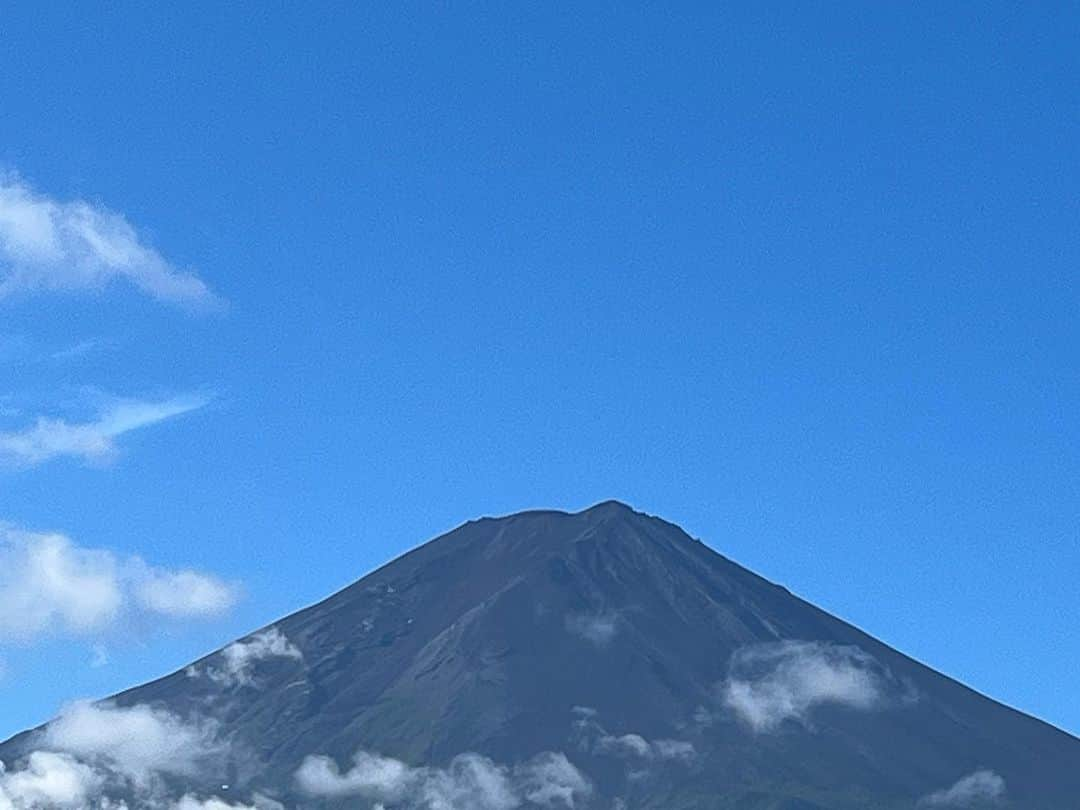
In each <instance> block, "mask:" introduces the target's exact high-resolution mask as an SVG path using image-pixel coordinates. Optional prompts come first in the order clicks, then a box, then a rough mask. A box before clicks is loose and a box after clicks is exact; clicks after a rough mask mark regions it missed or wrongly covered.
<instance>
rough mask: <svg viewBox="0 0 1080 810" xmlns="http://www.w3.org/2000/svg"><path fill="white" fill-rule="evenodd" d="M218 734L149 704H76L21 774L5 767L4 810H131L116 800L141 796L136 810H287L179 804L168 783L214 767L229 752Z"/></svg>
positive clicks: (0, 808) (193, 800) (212, 802)
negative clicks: (62, 809)
mask: <svg viewBox="0 0 1080 810" xmlns="http://www.w3.org/2000/svg"><path fill="white" fill-rule="evenodd" d="M215 732H216V727H215V726H214V725H213V724H211V723H206V722H202V721H199V720H184V719H182V718H180V717H179V716H177V715H176V714H173V713H171V712H169V711H166V710H164V709H160V708H153V707H150V706H147V705H143V704H140V705H135V706H130V707H120V706H116V705H113V704H110V703H97V704H92V703H77V704H74V705H72V706H71V707H69V708H68V709H67V710H66V711H65V712H64V713H62V714H61V715H60V716H59V717H57V718H56V719H55V720H53V721H52V722H50V723H49V724H48V725H47V726H46V727H45V728H44V729H43V730H42V731H39V732H36V733H35V736H34V737H33V738H32V742H33V743H34V746H35V750H33V751H32V752H31V753H30V754H28V755H27V756H26V757H24V758H23V759H21V760H20V761H19V762H18V763H17V767H16V768H14V769H12V770H8V769H5V767H4V765H3V763H0V810H50V809H51V808H69V809H70V810H90V808H94V810H128V805H127V804H126V803H125V802H124V801H122V800H118V799H116V798H115V796H116V795H117V794H134V796H135V803H134V804H133V805H132V808H135V809H136V810H151V809H152V810H284V807H283V805H281V804H280V803H279V802H276V801H274V800H273V799H269V798H266V797H265V796H262V795H259V794H255V795H254V796H253V797H251V799H250V801H247V802H245V801H240V800H228V799H222V798H220V797H219V796H211V797H207V798H203V797H199V796H195V795H192V794H184V795H182V796H181V797H180V798H175V796H176V795H177V794H175V793H172V789H171V788H170V782H169V781H168V780H167V779H166V778H165V777H189V776H192V775H195V774H200V775H205V773H206V772H207V769H208V768H213V767H214V765H215V763H218V762H219V761H220V759H221V755H222V753H223V752H224V750H225V747H224V744H223V743H221V742H220V740H219V739H218V738H217V736H216V733H215ZM232 754H233V755H235V754H236V751H235V750H233V751H232Z"/></svg>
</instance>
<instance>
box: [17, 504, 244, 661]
mask: <svg viewBox="0 0 1080 810" xmlns="http://www.w3.org/2000/svg"><path fill="white" fill-rule="evenodd" d="M170 588H172V589H173V590H174V591H177V592H175V593H172V594H171V598H166V597H170V593H169V589H170ZM182 588H189V589H190V590H188V591H187V592H186V593H183V592H179V591H180V589H182ZM235 598H236V588H235V587H234V586H232V585H228V584H226V583H224V582H222V581H221V580H218V579H217V578H215V577H212V576H210V575H208V574H198V573H195V572H192V571H179V572H174V571H167V570H163V569H157V568H152V567H150V566H148V565H146V564H145V563H144V562H143V561H142V560H140V559H139V558H136V557H129V558H121V557H119V556H118V555H116V554H114V553H113V552H111V551H107V550H103V549H88V548H82V547H80V546H78V545H76V544H75V543H73V542H72V541H71V540H70V539H69V538H67V537H66V536H64V535H62V534H55V533H53V534H49V533H38V532H28V531H22V530H19V529H16V528H14V527H12V526H9V525H4V524H0V640H13V641H29V640H32V639H34V638H36V637H38V636H41V635H44V634H53V633H63V634H75V635H88V634H92V633H96V632H100V631H102V630H104V629H105V628H107V627H108V626H109V625H111V624H113V623H115V622H116V621H118V620H119V619H120V618H121V617H122V616H123V615H125V614H129V613H138V612H144V613H146V612H149V613H156V614H164V615H167V616H196V615H207V614H211V613H217V612H220V611H221V610H222V609H224V608H225V607H228V606H230V605H231V604H232V603H233V602H234V601H235Z"/></svg>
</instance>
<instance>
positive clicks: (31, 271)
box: [0, 175, 221, 309]
mask: <svg viewBox="0 0 1080 810" xmlns="http://www.w3.org/2000/svg"><path fill="white" fill-rule="evenodd" d="M114 281H126V282H128V283H129V284H132V285H134V286H135V287H137V288H138V289H139V290H141V291H142V292H144V293H146V294H147V295H150V296H151V297H153V298H156V299H157V300H159V301H164V302H168V303H172V304H180V305H183V306H188V307H195V308H202V309H206V308H214V307H218V306H220V304H221V302H220V300H219V299H218V298H217V296H215V295H214V293H213V292H211V291H210V288H209V287H207V286H206V284H205V283H204V282H203V281H202V280H200V279H199V278H198V277H197V276H195V275H194V274H192V273H189V272H185V271H182V270H179V269H177V268H175V267H174V266H172V265H171V264H170V263H169V262H168V261H166V260H165V258H164V257H162V256H161V254H160V253H158V252H157V251H156V250H154V249H153V248H152V247H150V246H148V245H147V244H146V243H145V242H144V240H143V239H142V238H141V237H140V236H139V234H138V233H137V232H136V231H135V229H134V228H133V227H132V226H131V224H130V223H128V221H127V220H126V219H125V218H124V217H123V216H122V215H120V214H117V213H115V212H113V211H109V210H108V209H106V208H103V207H101V206H97V205H93V204H91V203H87V202H84V201H82V200H75V201H71V202H60V201H57V200H53V199H51V198H49V197H46V196H44V195H42V194H39V193H37V192H35V191H34V190H33V189H31V188H30V187H29V186H28V185H27V184H26V183H24V182H22V181H21V180H19V179H18V178H17V177H13V176H10V175H9V176H6V177H0V298H3V297H5V296H8V295H11V294H13V293H16V292H34V291H78V290H100V289H102V288H104V287H105V286H107V285H108V284H110V283H112V282H114Z"/></svg>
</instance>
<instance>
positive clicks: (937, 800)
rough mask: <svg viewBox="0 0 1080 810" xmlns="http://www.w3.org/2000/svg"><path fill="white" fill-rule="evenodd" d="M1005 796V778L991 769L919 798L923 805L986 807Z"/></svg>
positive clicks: (978, 772) (975, 773) (976, 772)
mask: <svg viewBox="0 0 1080 810" xmlns="http://www.w3.org/2000/svg"><path fill="white" fill-rule="evenodd" d="M1004 798H1005V780H1004V779H1002V778H1001V777H1000V776H998V775H997V774H996V773H994V772H993V771H990V770H979V771H975V772H974V773H971V774H968V775H967V776H965V777H963V778H962V779H960V780H959V781H957V782H956V784H954V785H952V786H951V787H948V788H945V789H944V790H937V791H934V792H933V793H931V794H930V795H928V796H924V797H923V798H922V799H920V800H919V804H920V805H921V806H923V807H985V806H986V805H988V804H996V803H998V802H1001V801H1003V800H1004Z"/></svg>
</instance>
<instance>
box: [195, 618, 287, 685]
mask: <svg viewBox="0 0 1080 810" xmlns="http://www.w3.org/2000/svg"><path fill="white" fill-rule="evenodd" d="M272 658H285V659H292V660H294V661H302V660H303V659H304V656H303V654H302V653H301V652H300V650H299V649H298V648H297V647H296V645H295V644H293V643H292V642H291V641H289V639H288V638H287V637H286V636H285V634H284V633H282V632H281V631H280V630H279V629H278V628H276V627H271V628H270V629H269V630H264V631H262V632H261V633H256V634H255V635H253V636H251V637H249V638H246V639H242V640H240V641H236V642H233V643H232V644H230V645H229V646H228V647H226V648H225V649H224V650H222V651H221V653H220V655H219V656H218V660H217V661H215V662H212V663H209V664H207V665H206V666H205V667H204V668H203V669H201V670H200V668H199V667H196V666H194V665H192V666H190V667H188V669H187V674H188V677H191V678H197V677H199V675H205V676H206V677H207V678H209V679H210V680H212V681H215V682H216V683H219V684H221V685H222V686H250V685H252V684H253V683H254V682H255V680H254V672H253V670H254V669H255V666H256V665H257V664H258V663H259V662H260V661H266V660H269V659H272Z"/></svg>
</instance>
